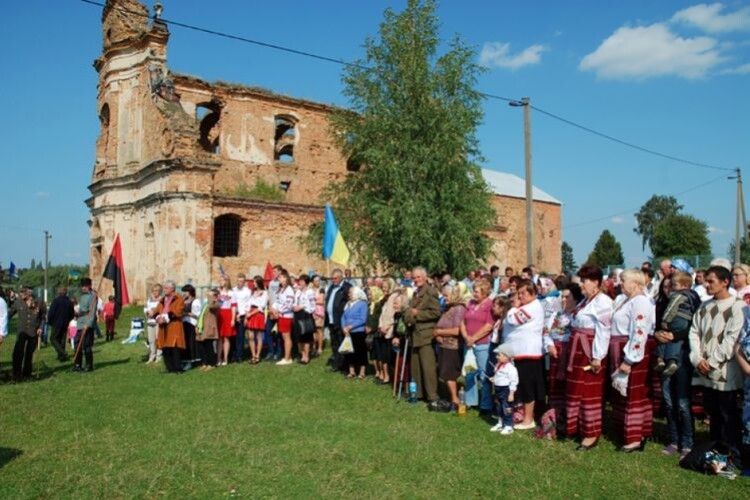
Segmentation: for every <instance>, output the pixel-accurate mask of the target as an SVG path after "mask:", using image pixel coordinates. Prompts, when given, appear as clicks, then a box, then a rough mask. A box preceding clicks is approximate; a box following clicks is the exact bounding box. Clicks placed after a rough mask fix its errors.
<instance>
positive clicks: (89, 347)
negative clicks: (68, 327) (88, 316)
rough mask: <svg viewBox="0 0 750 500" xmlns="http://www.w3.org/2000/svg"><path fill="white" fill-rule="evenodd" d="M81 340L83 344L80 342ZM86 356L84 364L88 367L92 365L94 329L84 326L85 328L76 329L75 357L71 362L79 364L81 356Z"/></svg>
mask: <svg viewBox="0 0 750 500" xmlns="http://www.w3.org/2000/svg"><path fill="white" fill-rule="evenodd" d="M81 342H83V344H81ZM82 356H85V357H86V366H87V367H89V368H93V367H94V330H93V329H91V328H86V330H78V333H76V357H75V359H74V360H73V364H74V365H76V366H81V357H82Z"/></svg>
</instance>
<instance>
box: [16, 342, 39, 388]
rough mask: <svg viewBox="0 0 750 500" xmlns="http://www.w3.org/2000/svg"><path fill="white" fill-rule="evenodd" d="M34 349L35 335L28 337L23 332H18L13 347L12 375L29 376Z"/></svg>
mask: <svg viewBox="0 0 750 500" xmlns="http://www.w3.org/2000/svg"><path fill="white" fill-rule="evenodd" d="M35 350H36V336H33V337H29V336H28V335H26V334H24V333H23V332H18V338H17V339H16V345H15V346H14V347H13V375H14V376H15V377H21V376H24V377H30V376H31V371H32V369H33V366H32V363H33V360H34V351H35Z"/></svg>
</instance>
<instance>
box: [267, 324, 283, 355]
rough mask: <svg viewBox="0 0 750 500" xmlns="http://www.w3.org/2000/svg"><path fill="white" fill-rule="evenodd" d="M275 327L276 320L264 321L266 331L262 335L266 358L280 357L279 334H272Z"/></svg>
mask: <svg viewBox="0 0 750 500" xmlns="http://www.w3.org/2000/svg"><path fill="white" fill-rule="evenodd" d="M275 325H276V320H275V319H271V318H268V319H267V320H266V331H265V333H264V334H263V345H264V346H266V349H267V350H268V351H267V352H268V354H267V355H266V356H267V357H273V356H277V357H281V339H280V338H279V334H274V333H272V332H273V327H274V326H275Z"/></svg>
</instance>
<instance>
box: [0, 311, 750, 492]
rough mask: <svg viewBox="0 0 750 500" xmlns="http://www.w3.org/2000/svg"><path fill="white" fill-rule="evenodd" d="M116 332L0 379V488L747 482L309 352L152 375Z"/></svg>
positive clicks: (567, 488) (609, 486)
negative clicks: (593, 443)
mask: <svg viewBox="0 0 750 500" xmlns="http://www.w3.org/2000/svg"><path fill="white" fill-rule="evenodd" d="M135 311H136V309H129V310H127V314H125V315H123V318H122V319H121V321H120V323H119V326H120V329H119V331H120V332H124V331H125V327H126V325H129V320H130V314H133V313H134V312H135ZM122 338H123V335H122V333H120V334H119V335H118V339H117V340H116V341H115V342H114V343H109V344H105V343H103V342H101V341H97V344H96V346H95V364H96V371H94V372H93V373H88V374H78V373H71V372H70V364H69V363H66V364H60V363H58V362H57V361H56V360H55V357H54V351H53V349H52V348H51V347H50V348H46V349H42V351H41V358H40V361H41V363H40V364H41V367H42V368H41V370H40V372H41V377H40V379H39V380H34V381H30V382H24V383H18V384H11V383H8V382H6V381H2V382H0V498H31V497H34V498H39V497H41V498H70V497H83V498H93V497H108V498H109V497H117V498H119V497H126V498H132V497H172V498H178V497H188V498H219V497H228V496H234V497H278V498H284V497H295V498H296V497H345V496H346V497H355V496H357V497H365V498H376V497H377V498H380V497H410V498H411V497H421V498H443V497H445V498H458V497H462V498H473V497H501V496H502V497H508V496H510V495H524V496H527V497H534V498H535V497H540V496H544V497H553V498H561V497H572V496H577V497H581V498H604V497H616V498H623V497H636V496H638V497H647V498H665V499H666V498H678V497H689V498H702V499H707V498H745V499H747V498H748V497H749V496H750V481H748V479H746V478H738V479H736V480H734V481H729V480H726V479H723V478H718V477H708V476H702V475H700V474H697V473H694V472H688V471H684V470H682V469H680V468H679V467H678V466H677V459H676V458H674V457H664V456H662V455H661V454H660V453H659V450H660V449H661V446H660V445H657V444H653V443H650V444H649V446H648V447H647V449H646V452H645V453H635V454H630V455H623V454H619V453H616V452H615V444H614V443H612V442H611V441H609V440H606V441H604V442H603V443H602V444H601V445H600V446H599V447H598V448H596V449H594V450H593V451H591V452H589V453H577V452H575V451H574V448H575V444H574V443H573V442H570V441H569V442H550V441H539V440H537V439H535V438H533V437H532V436H531V435H530V434H528V433H524V432H516V433H515V434H513V435H512V436H507V437H506V436H499V435H496V434H492V433H490V432H488V427H489V426H488V424H487V423H485V422H484V421H483V420H481V419H480V418H478V417H477V416H476V414H474V413H470V414H469V415H468V416H467V417H456V416H453V415H448V414H433V413H429V412H427V411H426V409H425V407H424V405H421V404H420V405H410V404H408V403H404V402H402V403H395V402H394V401H393V400H392V399H391V397H390V393H389V392H388V391H387V390H385V389H384V388H382V387H379V386H376V385H374V384H372V383H371V382H370V381H369V379H368V381H353V380H346V379H344V378H342V377H340V376H337V375H334V374H331V373H329V372H328V371H327V370H326V367H325V366H324V362H323V360H320V359H318V360H315V361H314V362H313V363H312V364H310V365H309V366H306V367H305V366H300V365H293V366H286V367H277V366H274V365H272V364H268V363H264V364H261V365H258V366H254V367H251V366H248V365H242V366H237V365H230V366H229V367H224V368H219V369H216V370H214V371H212V372H210V373H201V372H199V371H197V370H192V371H190V372H188V373H185V374H183V375H167V374H165V373H164V368H163V367H161V366H147V365H145V364H143V363H142V359H143V355H144V354H145V348H144V346H143V343H140V342H139V343H138V344H135V345H128V346H123V345H121V344H120V343H119V341H120V340H122ZM14 341H15V338H14V337H10V338H9V339H8V342H6V343H5V344H4V345H3V346H2V347H1V348H0V362H1V363H2V370H3V371H7V370H8V369H9V360H10V354H11V350H12V344H13V342H14ZM3 380H5V379H3ZM658 427H659V428H662V427H663V425H661V424H660V425H659V426H658Z"/></svg>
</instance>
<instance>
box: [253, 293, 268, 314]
mask: <svg viewBox="0 0 750 500" xmlns="http://www.w3.org/2000/svg"><path fill="white" fill-rule="evenodd" d="M266 306H268V292H267V291H265V290H261V291H260V293H258V294H256V293H255V292H253V294H252V295H251V296H250V300H248V308H252V307H255V308H257V309H259V310H260V311H265V310H266ZM248 310H249V309H248Z"/></svg>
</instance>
